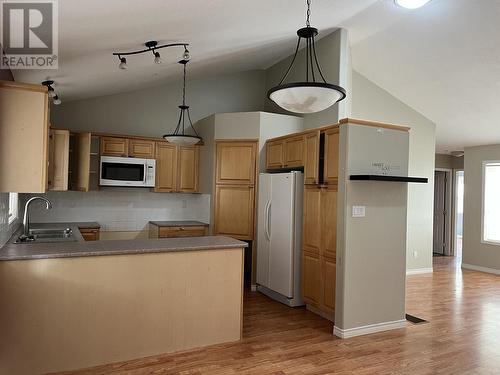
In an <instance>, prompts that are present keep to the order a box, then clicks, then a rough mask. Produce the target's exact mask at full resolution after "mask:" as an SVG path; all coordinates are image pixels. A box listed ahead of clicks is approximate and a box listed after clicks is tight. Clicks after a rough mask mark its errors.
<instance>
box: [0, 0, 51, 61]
mask: <svg viewBox="0 0 500 375" xmlns="http://www.w3.org/2000/svg"><path fill="white" fill-rule="evenodd" d="M57 21H58V18H57V0H31V1H22V0H17V1H15V0H0V22H1V27H0V32H1V35H0V41H1V44H2V49H3V51H2V49H0V59H1V60H0V68H2V69H5V68H9V69H12V70H14V69H57V68H58V52H59V51H58V22H57Z"/></svg>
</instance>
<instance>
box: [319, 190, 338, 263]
mask: <svg viewBox="0 0 500 375" xmlns="http://www.w3.org/2000/svg"><path fill="white" fill-rule="evenodd" d="M321 242H322V244H321V255H322V256H325V257H328V258H330V259H332V260H333V261H334V262H335V259H336V257H337V188H336V186H330V187H327V188H323V189H321Z"/></svg>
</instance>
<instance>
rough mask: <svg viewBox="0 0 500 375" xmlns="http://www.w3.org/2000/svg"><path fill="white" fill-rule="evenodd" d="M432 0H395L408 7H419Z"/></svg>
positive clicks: (398, 3) (401, 5)
mask: <svg viewBox="0 0 500 375" xmlns="http://www.w3.org/2000/svg"><path fill="white" fill-rule="evenodd" d="M429 1H431V0H394V2H395V3H396V5H399V6H400V7H403V8H406V9H417V8H421V7H423V6H424V5H425V4H427V3H428V2H429Z"/></svg>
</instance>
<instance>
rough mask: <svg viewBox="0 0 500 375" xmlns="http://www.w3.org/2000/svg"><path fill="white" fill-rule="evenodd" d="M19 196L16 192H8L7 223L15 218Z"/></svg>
mask: <svg viewBox="0 0 500 375" xmlns="http://www.w3.org/2000/svg"><path fill="white" fill-rule="evenodd" d="M18 205H19V197H18V194H17V193H9V224H11V223H12V222H13V221H14V220H16V219H17V215H18V214H17V212H18Z"/></svg>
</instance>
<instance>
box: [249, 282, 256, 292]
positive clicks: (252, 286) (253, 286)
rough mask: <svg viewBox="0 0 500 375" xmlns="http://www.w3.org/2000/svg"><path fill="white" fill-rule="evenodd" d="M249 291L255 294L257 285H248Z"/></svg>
mask: <svg viewBox="0 0 500 375" xmlns="http://www.w3.org/2000/svg"><path fill="white" fill-rule="evenodd" d="M250 290H251V291H252V292H256V291H257V284H252V285H250Z"/></svg>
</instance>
